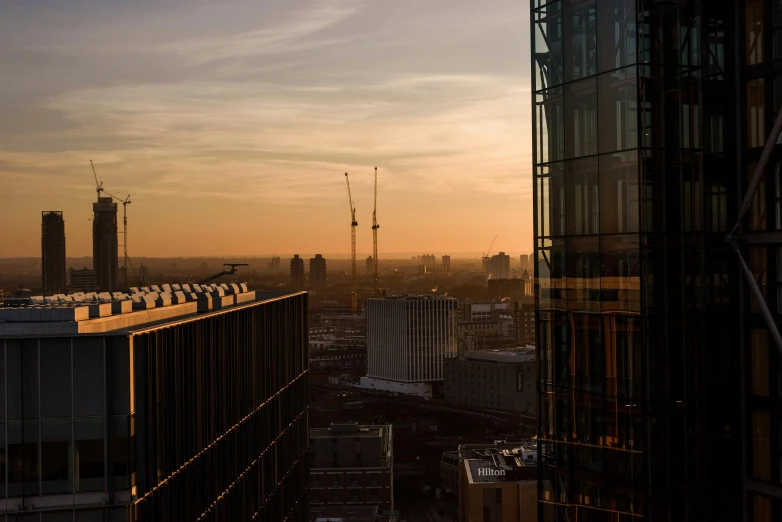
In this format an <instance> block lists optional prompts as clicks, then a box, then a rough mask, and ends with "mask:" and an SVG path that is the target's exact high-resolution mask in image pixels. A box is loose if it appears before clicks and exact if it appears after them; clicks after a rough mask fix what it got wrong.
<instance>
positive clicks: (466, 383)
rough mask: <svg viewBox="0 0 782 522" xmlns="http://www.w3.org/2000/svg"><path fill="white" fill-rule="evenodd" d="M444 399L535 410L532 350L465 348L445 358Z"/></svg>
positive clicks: (471, 404)
mask: <svg viewBox="0 0 782 522" xmlns="http://www.w3.org/2000/svg"><path fill="white" fill-rule="evenodd" d="M444 371H445V400H446V401H447V402H449V403H451V404H457V405H464V406H471V407H477V408H491V409H496V410H507V411H514V412H520V413H526V414H529V415H532V414H534V413H535V351H534V348H532V347H530V348H522V349H516V350H512V351H494V350H492V351H468V352H465V353H463V354H462V355H461V356H459V357H454V358H451V359H446V361H445V368H444Z"/></svg>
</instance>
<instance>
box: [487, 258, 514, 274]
mask: <svg viewBox="0 0 782 522" xmlns="http://www.w3.org/2000/svg"><path fill="white" fill-rule="evenodd" d="M488 273H489V277H491V278H492V279H508V278H509V277H510V256H509V255H507V254H506V253H505V252H500V253H499V254H497V255H496V256H491V258H490V259H489V262H488Z"/></svg>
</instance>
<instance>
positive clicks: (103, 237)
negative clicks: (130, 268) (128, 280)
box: [92, 198, 119, 292]
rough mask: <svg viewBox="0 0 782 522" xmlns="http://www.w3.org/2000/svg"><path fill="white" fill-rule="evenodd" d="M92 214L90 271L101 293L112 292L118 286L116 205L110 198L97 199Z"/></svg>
mask: <svg viewBox="0 0 782 522" xmlns="http://www.w3.org/2000/svg"><path fill="white" fill-rule="evenodd" d="M92 212H93V218H92V269H93V270H95V272H96V273H97V274H98V286H99V287H100V289H101V291H103V292H112V291H114V290H117V285H118V280H117V273H118V266H119V265H118V259H117V256H118V250H117V248H118V245H117V204H116V203H114V200H112V199H111V198H98V202H97V203H93V204H92Z"/></svg>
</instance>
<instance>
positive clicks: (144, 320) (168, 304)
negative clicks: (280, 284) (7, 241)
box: [0, 283, 289, 337]
mask: <svg viewBox="0 0 782 522" xmlns="http://www.w3.org/2000/svg"><path fill="white" fill-rule="evenodd" d="M284 295H289V294H286V293H280V292H263V293H261V292H255V291H250V290H248V288H247V284H246V283H242V284H210V285H190V284H183V285H179V284H173V285H168V284H164V285H152V286H150V287H142V288H136V287H133V288H130V289H129V291H128V292H100V293H99V292H89V293H83V292H76V293H72V294H57V295H53V296H47V297H44V296H33V297H30V298H28V299H27V300H26V301H23V302H21V303H19V302H17V303H15V305H16V306H14V307H4V308H0V337H26V336H46V335H77V334H99V333H107V332H132V331H134V330H138V329H142V328H146V327H149V326H150V325H154V324H159V323H167V322H172V321H178V320H182V319H186V318H190V317H193V316H198V315H202V314H208V313H215V312H219V311H222V310H226V309H230V308H238V307H241V306H245V305H248V304H251V303H254V302H258V301H266V300H270V299H274V298H279V297H282V296H284Z"/></svg>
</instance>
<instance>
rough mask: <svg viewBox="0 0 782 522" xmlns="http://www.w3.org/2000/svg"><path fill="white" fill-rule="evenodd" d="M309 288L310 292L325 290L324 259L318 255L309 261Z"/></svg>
mask: <svg viewBox="0 0 782 522" xmlns="http://www.w3.org/2000/svg"><path fill="white" fill-rule="evenodd" d="M310 288H311V289H312V290H323V289H324V288H326V259H325V258H324V257H323V256H322V255H320V254H317V255H316V256H315V257H313V258H312V259H310Z"/></svg>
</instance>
